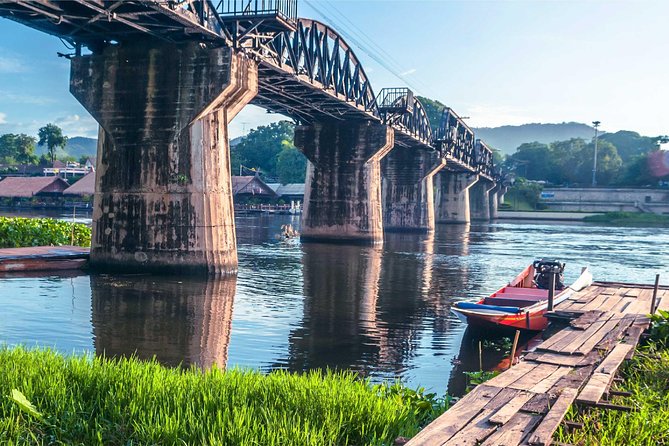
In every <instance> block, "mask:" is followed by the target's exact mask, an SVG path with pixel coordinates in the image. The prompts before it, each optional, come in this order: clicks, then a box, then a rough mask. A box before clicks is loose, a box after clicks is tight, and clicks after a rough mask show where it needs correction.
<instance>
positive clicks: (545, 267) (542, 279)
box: [532, 259, 565, 290]
mask: <svg viewBox="0 0 669 446" xmlns="http://www.w3.org/2000/svg"><path fill="white" fill-rule="evenodd" d="M532 266H534V283H536V284H537V288H540V289H542V290H547V289H549V288H550V283H551V274H555V289H556V290H562V289H564V266H565V264H564V263H562V262H559V261H557V260H544V259H539V260H535V261H534V263H533V264H532Z"/></svg>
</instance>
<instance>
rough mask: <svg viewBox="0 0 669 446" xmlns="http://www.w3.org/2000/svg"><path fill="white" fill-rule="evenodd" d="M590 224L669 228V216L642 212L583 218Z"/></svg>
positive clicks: (611, 213) (613, 213) (615, 213)
mask: <svg viewBox="0 0 669 446" xmlns="http://www.w3.org/2000/svg"><path fill="white" fill-rule="evenodd" d="M583 221H585V222H589V223H608V224H612V225H616V226H626V225H630V226H638V225H653V226H654V225H660V226H669V216H668V215H658V214H649V213H640V212H607V213H605V214H598V215H589V216H587V217H585V218H583Z"/></svg>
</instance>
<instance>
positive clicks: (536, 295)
mask: <svg viewBox="0 0 669 446" xmlns="http://www.w3.org/2000/svg"><path fill="white" fill-rule="evenodd" d="M556 269H557V271H558V273H557V280H556V287H555V294H554V297H553V305H557V304H559V303H560V302H562V301H564V300H566V299H568V298H569V296H571V295H572V294H574V293H575V292H577V291H580V290H582V289H583V288H585V287H587V286H588V285H590V284H591V283H592V274H590V272H589V271H588V269H587V268H583V270H582V271H581V276H580V277H579V278H578V279H577V280H576V281H575V282H574V283H572V284H571V285H570V286H567V287H565V286H564V285H563V284H562V280H561V278H562V271H563V270H564V263H560V262H557V261H544V260H537V261H535V262H534V263H533V264H532V265H530V266H528V267H527V268H525V269H524V270H523V272H521V273H520V274H519V275H518V276H517V277H516V278H515V279H513V280H512V281H511V282H510V283H509V284H508V285H506V286H503V287H502V288H500V289H499V290H497V291H495V292H494V293H492V294H491V295H490V296H488V297H485V298H483V299H481V300H480V301H478V302H458V303H456V304H455V305H454V306H453V307H451V311H452V312H453V313H455V314H456V315H457V316H458V318H459V319H460V320H461V321H463V322H465V323H467V324H469V325H470V326H488V327H498V328H502V327H508V328H512V329H520V330H534V331H540V330H544V329H545V328H546V327H547V326H548V319H546V317H545V314H546V311H547V309H548V280H549V275H548V271H549V270H553V271H556Z"/></svg>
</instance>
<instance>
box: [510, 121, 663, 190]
mask: <svg viewBox="0 0 669 446" xmlns="http://www.w3.org/2000/svg"><path fill="white" fill-rule="evenodd" d="M666 141H667V138H666V137H664V136H657V137H649V136H641V135H639V133H637V132H632V131H626V130H622V131H619V132H615V133H605V134H603V135H601V136H599V138H598V139H597V169H596V171H597V177H596V180H597V185H600V186H657V185H658V184H659V182H660V181H667V180H669V169H664V170H662V169H659V170H658V169H657V164H658V162H659V163H662V162H663V160H662V158H667V159H669V157H666V156H664V153H663V152H658V150H659V144H660V143H662V142H666ZM594 155H595V141H594V138H593V140H591V141H586V140H584V139H582V138H572V139H569V140H566V141H555V142H553V143H550V144H544V143H540V142H536V141H535V142H529V143H524V144H521V145H520V146H519V147H518V148H517V149H516V152H515V153H514V154H512V155H509V156H508V157H506V159H505V160H504V161H503V162H502V166H503V168H505V169H506V170H507V171H511V172H513V173H515V174H516V176H518V177H522V178H526V179H528V180H536V181H546V182H547V183H550V184H554V185H565V186H578V185H589V184H591V182H592V170H593V166H594ZM668 167H669V166H668Z"/></svg>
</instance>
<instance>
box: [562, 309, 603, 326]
mask: <svg viewBox="0 0 669 446" xmlns="http://www.w3.org/2000/svg"><path fill="white" fill-rule="evenodd" d="M602 314H603V312H602V311H598V310H591V311H588V312H586V313H584V314H583V316H581V317H579V318H578V319H576V320H573V321H571V322H570V324H569V325H570V326H571V327H572V328H575V329H576V330H585V329H586V328H588V327H590V325H592V324H593V323H594V322H596V321H597V320H598V319H599V318H601V317H602Z"/></svg>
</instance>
